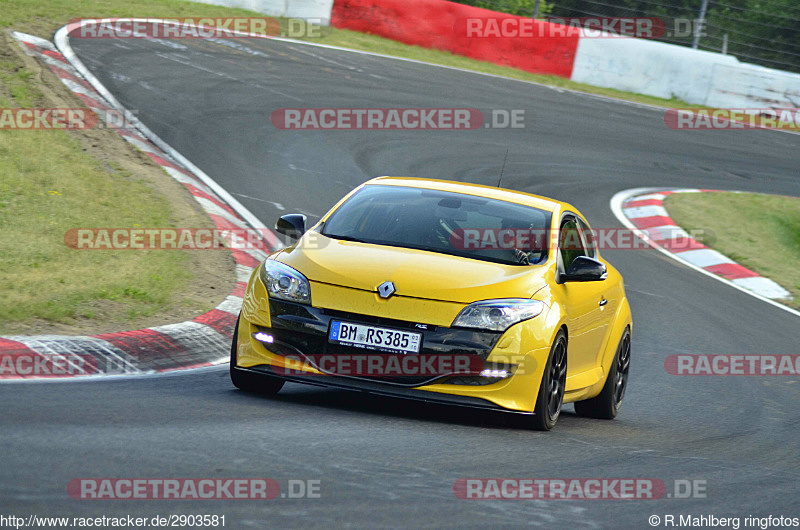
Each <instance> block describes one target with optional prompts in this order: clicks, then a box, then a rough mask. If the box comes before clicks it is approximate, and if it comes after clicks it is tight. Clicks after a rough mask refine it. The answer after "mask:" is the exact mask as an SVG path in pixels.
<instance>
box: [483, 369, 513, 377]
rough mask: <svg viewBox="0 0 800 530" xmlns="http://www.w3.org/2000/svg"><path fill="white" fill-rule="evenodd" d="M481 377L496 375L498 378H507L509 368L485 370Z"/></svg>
mask: <svg viewBox="0 0 800 530" xmlns="http://www.w3.org/2000/svg"><path fill="white" fill-rule="evenodd" d="M481 377H496V378H498V379H505V378H506V377H508V370H483V371H482V372H481Z"/></svg>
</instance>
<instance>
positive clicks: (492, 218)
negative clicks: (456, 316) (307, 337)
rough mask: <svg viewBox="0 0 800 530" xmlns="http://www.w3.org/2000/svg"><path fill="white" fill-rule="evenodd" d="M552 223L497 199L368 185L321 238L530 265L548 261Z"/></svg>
mask: <svg viewBox="0 0 800 530" xmlns="http://www.w3.org/2000/svg"><path fill="white" fill-rule="evenodd" d="M550 219H551V214H550V212H547V211H545V210H540V209H537V208H532V207H530V206H523V205H521V204H514V203H511V202H506V201H501V200H497V199H488V198H484V197H476V196H473V195H464V194H461V193H452V192H446V191H437V190H428V189H421V188H409V187H403V186H393V185H368V186H364V187H363V188H362V189H361V190H359V191H358V192H356V193H355V194H354V195H353V196H352V197H350V198H349V199H348V200H347V201H346V202H345V203H344V204H342V205H341V206H340V207H339V208H338V209H337V210H336V211H335V212H333V214H332V215H331V216H330V217H329V218H328V220H327V221H326V222H325V224H324V226H323V227H322V229H321V233H322V234H323V235H325V236H328V237H330V238H334V239H343V240H348V241H358V242H362V243H371V244H375V245H388V246H395V247H403V248H413V249H420V250H427V251H431V252H438V253H440V254H450V255H456V256H462V257H467V258H472V259H478V260H483V261H492V262H496V263H504V264H508V265H530V264H537V263H543V262H544V261H546V260H547V247H548V245H547V243H546V242H547V238H546V237H545V236H546V234H547V232H548V230H549V228H550Z"/></svg>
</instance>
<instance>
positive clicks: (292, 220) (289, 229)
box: [275, 213, 306, 239]
mask: <svg viewBox="0 0 800 530" xmlns="http://www.w3.org/2000/svg"><path fill="white" fill-rule="evenodd" d="M275 230H277V231H278V232H279V233H281V234H283V235H285V236H289V237H291V238H293V239H300V236H302V235H303V234H305V233H306V216H305V215H303V214H300V213H289V214H286V215H282V216H281V218H280V219H278V222H277V223H275Z"/></svg>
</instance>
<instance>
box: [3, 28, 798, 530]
mask: <svg viewBox="0 0 800 530" xmlns="http://www.w3.org/2000/svg"><path fill="white" fill-rule="evenodd" d="M232 42H233V44H231V42H227V43H224V42H223V43H220V42H208V41H195V40H182V41H180V42H179V43H177V45H173V46H168V45H167V44H168V43H164V42H158V41H146V40H139V39H132V40H125V41H111V40H103V39H100V40H79V39H73V40H72V45H73V47H74V48H75V51H76V52H77V54H78V56H79V57H80V58H81V60H83V61H84V62H85V64H86V65H87V66H88V67H89V68H90V70H91V71H92V72H93V73H94V74H95V75H96V76H97V77H98V78H99V79H100V80H101V81H102V82H103V83H104V84H105V85H106V87H107V88H108V89H109V90H110V91H111V93H113V94H114V95H115V96H116V97H117V98H118V99H119V100H120V102H121V103H122V104H123V105H125V106H126V107H127V108H129V109H133V110H136V111H138V116H139V118H140V119H141V120H142V121H143V122H144V123H145V124H146V125H148V126H149V127H150V128H151V129H152V130H153V131H154V132H155V133H157V134H158V135H159V136H161V138H163V139H164V140H166V141H167V142H169V143H170V144H171V145H172V146H173V147H175V148H176V149H177V150H178V151H180V152H181V153H182V154H183V155H185V156H186V157H187V158H189V159H190V160H191V161H192V162H194V163H195V164H196V165H198V166H199V167H200V168H201V169H203V170H204V171H205V172H206V173H207V174H209V175H210V176H212V177H213V178H214V179H215V180H216V181H217V182H218V183H219V184H221V185H222V186H223V187H224V188H225V189H226V190H227V191H229V192H230V193H232V194H233V195H234V196H235V197H236V198H237V199H238V200H240V201H241V202H242V203H243V204H244V205H245V206H247V207H248V208H249V209H250V210H251V211H252V212H254V213H255V214H256V215H257V216H258V217H259V218H260V219H262V220H263V221H264V222H265V224H266V225H267V226H272V224H273V223H274V222H275V220H276V218H277V217H278V216H279V215H281V214H283V213H288V212H293V211H300V212H305V213H307V214H309V215H310V216H311V217H312V220H316V219H317V218H318V217H319V216H320V215H322V214H323V213H324V212H325V211H326V210H327V209H328V208H329V207H330V206H332V205H333V203H334V202H335V201H336V200H337V199H338V198H339V197H341V196H342V195H343V194H345V193H346V192H348V191H349V190H350V189H352V188H353V187H354V186H356V185H358V184H360V183H361V182H363V181H364V180H366V179H368V178H371V177H373V176H377V175H412V176H430V177H439V178H446V179H455V180H463V181H469V182H477V183H483V184H496V182H497V178H498V175H499V172H500V167H501V165H502V162H503V158H504V156H505V153H506V149H507V148H508V149H509V154H508V162H507V164H506V168H505V176H504V177H503V186H504V187H508V188H511V189H517V190H523V191H527V192H532V193H537V194H542V195H545V196H552V197H555V198H558V199H562V200H567V201H569V202H571V203H573V204H574V205H575V206H576V207H578V208H579V209H581V210H582V211H583V213H584V214H586V215H587V216H588V219H589V220H590V222H592V224H593V225H594V227H595V228H601V227H618V226H620V225H619V223H618V221H617V220H616V219H615V217H614V216H613V214H612V213H611V211H610V209H609V200H610V198H611V197H612V195H613V194H614V193H616V192H618V191H620V190H623V189H626V188H632V187H646V186H664V187H668V186H669V187H693V188H696V187H701V188H715V189H738V190H749V191H758V192H768V193H780V194H787V195H796V196H800V180H799V179H798V175H800V172H799V171H798V168H800V137H798V136H795V135H791V134H785V133H780V132H774V131H762V130H734V131H676V130H670V129H668V128H667V127H666V126H665V125H664V122H663V113H664V111H663V110H662V111H659V110H653V109H650V108H645V107H640V106H635V105H629V104H620V103H616V102H610V101H608V100H604V99H601V98H597V97H591V96H586V95H578V94H573V93H569V92H563V91H558V90H554V89H551V88H546V87H540V86H535V85H531V84H524V83H520V82H517V81H512V80H503V79H497V78H491V77H486V76H480V75H476V74H471V73H466V72H461V71H455V70H449V69H443V68H437V67H432V66H426V65H421V64H414V63H409V62H402V61H397V60H391V59H385V58H379V57H372V56H367V55H362V54H355V53H348V52H345V51H338V50H330V49H323V48H318V47H311V46H304V45H298V44H288V43H283V42H277V41H264V40H258V41H256V40H239V39H237V40H235V41H232ZM232 45H235V46H237V47H238V49H237V48H234V47H231V46H232ZM329 107H330V108H372V107H396V108H411V107H415V108H417V107H423V108H434V107H436V108H439V107H444V108H446V107H459V108H463V107H466V108H478V109H482V110H484V111H489V110H490V109H506V110H511V109H524V110H525V112H526V114H525V128H524V129H503V130H500V129H479V130H470V131H435V130H428V131H422V130H414V131H283V130H278V129H276V128H275V127H273V125H272V124H271V122H270V116H271V114H272V112H273V111H274V110H276V109H279V108H329ZM746 221H747V220H746V219H742V222H746ZM604 256H605V257H607V258H609V259H610V261H611V262H612V263H614V265H615V266H616V267H618V268H619V269H620V270H621V272H622V274H623V275H624V277H625V281H626V287H627V291H628V296H629V298H630V301H631V306H632V310H633V317H634V334H633V337H634V338H633V363H634V364H633V369H632V375H631V379H630V387H629V389H628V393H627V395H626V400H625V404H624V406H623V409H622V412H621V414H620V416H619V417H618V418H617V419H616V420H614V421H610V422H609V421H601V420H589V419H583V418H579V417H577V416H575V415H574V413H573V411H572V406H571V405H567V406H566V407H565V409H566V410H565V413H564V414H563V415H562V417H561V419H560V421H559V423H558V425H557V426H556V428H555V430H554V431H552V432H550V433H537V432H532V431H527V430H524V429H521V428H519V425H518V423H517V420H516V419H515V418H514V417H511V416H508V415H500V414H492V413H488V412H475V411H471V410H467V409H456V408H448V407H443V406H436V405H428V404H421V403H415V402H406V401H398V400H392V399H388V398H376V397H367V396H366V395H361V394H356V393H347V392H343V391H335V390H324V389H316V388H313V387H304V386H300V385H295V384H287V386H286V387H284V390H283V391H282V392H281V393H280V394H279V395H278V397H277V398H274V399H269V398H261V397H256V396H252V395H247V394H245V393H242V392H239V391H237V390H235V389H234V388H233V387H232V385H231V383H230V381H229V379H228V374H227V366H225V367H219V368H213V369H205V370H201V371H195V372H192V373H190V374H184V375H169V376H160V377H152V378H147V377H145V378H131V379H125V380H117V381H97V382H77V383H70V382H67V383H34V384H14V385H2V386H0V396H2V397H1V398H0V403H2V405H3V413H2V415H0V433H1V434H0V439H2V441H3V454H4V456H3V465H2V466H0V484H2V486H0V498H3V499H5V502H6V503H7V504H9V505H13V506H15V507H16V509H15V511H18V512H22V513H20V514H19V515H22V514H28V513H46V514H49V515H53V516H55V515H75V516H82V515H103V514H105V515H124V514H134V515H137V516H153V515H156V514H160V515H167V514H170V513H184V514H186V513H201V514H218V515H223V514H224V515H226V521H227V524H226V526H228V527H231V528H267V527H272V526H280V527H282V526H304V527H306V526H325V527H328V526H330V525H332V524H336V525H346V524H350V525H360V526H374V527H380V526H398V525H405V526H421V527H467V526H470V527H472V526H491V527H510V526H519V525H523V524H525V525H528V524H530V525H542V526H548V527H552V528H649V525H648V522H647V521H648V517H649V516H650V515H652V514H657V515H660V516H662V517H663V515H665V514H675V515H677V514H692V515H697V516H699V515H709V514H713V515H715V516H718V517H723V516H727V517H731V516H738V517H742V518H744V517H746V516H750V515H753V516H762V517H763V516H768V515H774V516H780V515H784V516H790V517H797V516H800V497H799V496H798V492H799V491H800V488H798V481H800V457H799V456H798V455H800V437H798V433H799V432H800V407H798V404H800V381H798V378H796V377H772V378H770V377H676V376H672V375H669V374H667V373H666V371H665V369H664V366H663V362H664V359H665V358H666V357H667V356H668V355H671V354H676V353H698V354H730V353H738V354H764V353H774V354H787V353H793V354H794V353H800V352H799V351H798V330H799V329H800V321H798V318H797V317H796V316H793V315H791V314H789V313H787V312H785V311H782V310H780V309H778V308H774V307H772V306H770V305H768V304H766V303H764V302H762V301H759V300H757V299H755V298H753V297H750V296H748V295H746V294H744V293H742V292H739V291H737V290H735V289H732V288H730V287H728V286H726V285H724V284H722V283H720V282H718V281H715V280H713V279H711V278H708V277H705V276H703V275H701V274H698V273H696V272H694V271H692V270H690V269H688V268H685V267H683V266H681V265H679V264H676V263H675V262H674V261H672V260H669V259H668V258H666V257H664V256H663V255H661V254H660V253H658V252H656V251H654V250H618V251H606V252H604ZM81 477H117V478H121V477H169V478H181V477H272V478H275V479H278V481H279V482H282V481H283V482H285V481H286V480H288V479H320V480H321V481H322V482H321V484H322V498H320V499H280V498H279V499H275V500H271V501H227V502H223V501H204V502H191V501H98V502H91V501H78V500H73V499H71V498H70V497H69V496H67V493H66V485H67V483H68V482H69V481H70V480H72V479H74V478H81ZM472 477H486V478H488V477H540V478H573V477H586V478H590V477H606V478H656V479H661V480H663V481H664V482H665V483H666V485H667V491H668V492H671V491H672V484H673V481H674V480H684V479H689V480H694V479H697V480H705V481H706V484H707V491H706V495H707V497H706V498H689V499H678V498H666V497H665V498H663V499H660V500H627V501H626V500H592V501H578V500H561V501H467V500H459V499H457V498H456V496H455V495H454V493H453V484H454V482H455V481H456V480H458V479H459V478H472Z"/></svg>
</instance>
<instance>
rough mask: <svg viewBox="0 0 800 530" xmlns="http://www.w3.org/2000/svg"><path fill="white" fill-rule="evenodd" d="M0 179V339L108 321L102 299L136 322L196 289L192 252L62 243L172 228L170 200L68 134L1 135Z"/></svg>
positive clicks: (23, 132)
mask: <svg viewBox="0 0 800 530" xmlns="http://www.w3.org/2000/svg"><path fill="white" fill-rule="evenodd" d="M0 175H1V176H2V180H1V181H0V226H2V227H3V230H2V231H1V232H0V270H2V271H3V274H2V275H0V293H2V296H3V303H2V304H0V330H3V329H4V328H5V327H6V326H8V325H10V324H11V323H15V322H21V321H26V320H30V319H32V318H40V319H45V320H51V321H57V322H69V321H70V319H74V318H95V317H99V316H102V315H97V314H95V312H96V310H94V309H92V304H91V303H90V302H92V301H95V300H108V301H116V302H120V303H123V304H124V308H123V310H122V312H123V314H126V315H127V317H129V318H133V317H135V316H142V315H150V314H155V313H157V312H159V311H161V310H163V309H164V308H165V307H167V306H169V305H170V304H172V303H173V302H174V300H173V297H174V296H175V295H176V293H178V292H180V290H182V289H184V288H185V287H186V285H187V283H188V282H189V281H190V280H191V278H192V274H191V273H190V272H189V271H188V270H187V268H186V267H185V262H186V260H187V258H188V257H187V254H186V253H185V252H168V251H162V252H156V251H127V252H126V251H91V250H83V251H80V250H72V249H70V248H68V247H67V246H66V245H65V244H64V234H65V232H66V231H67V230H68V229H70V228H75V227H103V226H108V227H126V226H127V227H133V226H137V225H138V226H172V225H173V224H174V223H173V222H172V221H171V219H170V216H171V212H172V209H171V207H170V204H169V202H168V201H167V199H166V197H164V196H163V195H161V194H159V193H157V192H156V191H154V190H153V189H152V188H151V187H150V186H149V185H148V184H147V183H145V182H143V181H141V180H138V179H136V178H135V176H134V175H131V174H130V173H128V172H125V171H123V170H121V169H119V168H114V167H103V166H102V165H101V164H100V163H99V161H97V160H96V159H94V158H92V156H90V155H88V154H85V153H84V152H83V151H82V150H81V147H80V143H79V142H78V140H77V139H76V138H74V137H72V136H71V135H70V134H68V133H66V132H64V131H0ZM165 178H167V177H166V176H165ZM106 316H107V315H106ZM123 319H124V318H123Z"/></svg>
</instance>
